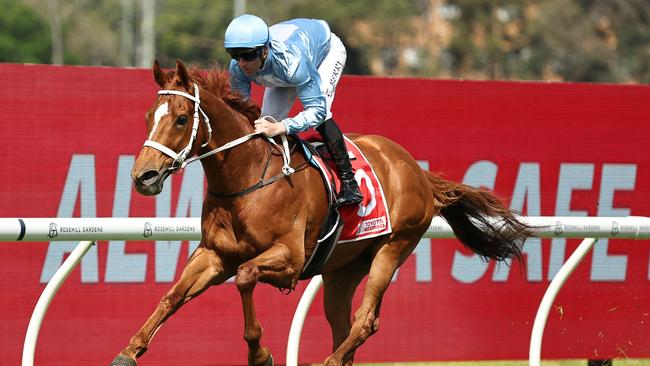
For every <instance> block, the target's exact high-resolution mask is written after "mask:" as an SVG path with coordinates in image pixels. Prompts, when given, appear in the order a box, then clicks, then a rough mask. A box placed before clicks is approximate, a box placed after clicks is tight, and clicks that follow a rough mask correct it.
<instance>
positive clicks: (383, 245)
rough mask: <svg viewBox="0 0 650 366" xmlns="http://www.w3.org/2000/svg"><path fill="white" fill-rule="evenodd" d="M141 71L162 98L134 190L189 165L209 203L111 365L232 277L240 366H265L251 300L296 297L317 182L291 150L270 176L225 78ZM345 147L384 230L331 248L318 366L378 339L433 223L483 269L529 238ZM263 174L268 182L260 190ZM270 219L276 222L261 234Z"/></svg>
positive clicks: (453, 192)
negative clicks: (364, 173) (241, 344)
mask: <svg viewBox="0 0 650 366" xmlns="http://www.w3.org/2000/svg"><path fill="white" fill-rule="evenodd" d="M152 71H153V76H154V80H155V81H156V83H157V84H158V86H160V88H161V89H162V90H161V91H159V92H158V96H157V98H156V100H155V102H154V104H153V106H152V107H151V109H149V110H148V112H147V114H146V120H147V130H148V131H147V133H148V139H147V140H146V142H145V144H144V146H143V148H142V150H141V151H140V153H139V155H138V157H137V159H136V160H135V162H134V165H133V169H132V179H133V184H134V186H135V189H136V190H137V191H138V192H139V193H141V194H143V195H155V194H158V193H160V192H161V190H162V187H163V183H164V181H165V179H166V178H167V177H168V176H169V175H170V174H171V173H173V172H176V171H178V170H180V169H182V167H184V165H185V164H186V163H188V161H189V160H191V159H195V160H196V159H198V158H200V162H201V164H202V165H203V170H204V171H205V177H206V180H207V191H208V193H207V195H206V197H205V199H204V202H203V207H202V214H201V234H202V238H201V241H200V244H199V246H198V247H197V249H196V250H195V251H194V252H193V253H192V255H191V256H190V259H189V260H188V262H187V264H186V266H185V268H184V270H183V271H182V274H181V275H180V278H179V279H178V281H177V282H176V283H175V284H174V285H173V286H172V287H171V289H170V290H169V291H168V292H167V293H166V294H165V295H164V296H163V297H162V299H161V300H160V302H159V304H158V305H157V307H156V309H155V310H154V312H153V314H152V315H151V316H150V317H149V319H147V320H146V322H145V323H144V325H143V326H142V327H141V328H140V329H139V330H138V331H137V332H136V333H135V335H133V337H132V338H131V340H130V342H129V344H128V345H127V346H126V347H125V348H124V349H123V350H122V351H121V352H120V353H119V354H118V355H117V356H116V357H115V359H114V360H113V361H112V363H111V365H113V366H125V365H129V366H132V365H136V360H137V359H138V357H140V356H142V355H143V354H144V353H145V352H146V350H147V347H148V345H149V343H150V341H151V339H152V337H153V336H154V335H155V334H156V332H158V330H159V329H160V327H161V326H162V325H163V323H164V322H165V321H166V320H167V319H168V318H169V317H170V316H171V315H172V314H173V313H174V312H176V311H177V310H178V309H179V308H180V307H181V306H182V305H183V304H185V303H187V302H188V301H190V300H191V299H193V298H195V297H196V296H199V295H200V294H201V293H202V292H203V291H205V290H206V289H207V288H209V287H210V286H213V285H219V284H221V283H223V282H225V281H226V280H227V279H229V278H231V277H232V276H235V284H236V287H237V289H238V291H239V293H240V296H241V302H242V307H243V313H244V339H245V341H246V342H247V344H248V365H250V366H263V365H264V366H271V365H273V356H272V355H271V353H270V351H269V350H268V349H267V348H266V347H263V346H262V344H261V336H262V328H261V326H260V323H259V322H258V320H257V318H256V315H255V305H254V303H253V291H254V289H255V286H256V285H257V284H258V283H259V282H262V283H266V284H270V285H272V286H275V287H277V288H280V289H289V290H291V289H294V288H295V287H296V284H297V283H298V281H299V279H300V276H301V273H302V271H303V267H304V265H305V262H306V260H307V259H308V258H310V255H311V254H312V253H313V252H314V248H315V245H316V241H317V239H318V235H319V231H320V229H321V225H322V223H323V221H324V219H325V218H326V215H327V214H328V204H329V203H328V197H327V193H326V189H325V185H324V183H323V180H322V178H321V176H320V173H319V172H318V171H317V170H316V169H315V168H313V167H311V166H308V165H306V164H304V163H305V161H306V158H305V156H304V154H303V153H301V152H299V151H295V150H294V151H293V152H291V159H292V161H293V162H294V164H295V163H297V164H298V165H301V166H302V168H299V169H298V168H297V169H295V173H293V174H291V175H288V176H285V175H282V173H280V172H281V170H282V167H283V164H284V160H283V157H282V156H281V154H280V153H279V150H278V148H277V147H276V145H275V144H272V143H271V141H270V139H267V138H265V137H263V136H262V135H259V134H258V135H256V134H255V133H254V127H253V121H254V120H255V119H257V118H259V116H260V108H259V107H258V106H256V105H255V104H254V103H253V102H251V101H246V100H243V99H242V96H241V95H239V94H238V93H235V92H233V91H231V90H230V88H229V79H228V75H227V73H226V72H224V71H221V70H219V69H215V70H212V71H209V72H207V73H203V72H200V71H199V70H197V69H190V70H189V71H188V69H187V68H186V67H185V65H184V64H183V63H182V62H181V61H180V60H177V62H176V69H175V70H174V71H168V72H163V71H162V70H161V68H160V66H159V64H158V62H157V61H156V62H154V64H153V67H152ZM348 137H349V138H351V139H352V140H353V141H354V143H355V144H356V145H357V146H358V147H359V148H360V149H361V151H362V152H363V154H364V155H365V156H366V157H367V159H368V160H369V161H370V162H371V164H372V166H373V167H374V170H375V173H376V175H377V176H378V178H379V181H380V182H381V185H382V187H383V189H384V192H385V195H386V199H387V203H388V207H389V215H390V219H391V222H392V228H393V230H392V232H391V233H389V234H386V235H382V236H378V237H374V238H370V239H364V240H362V241H359V242H356V243H354V244H346V245H338V246H336V247H335V249H334V251H333V253H332V254H331V256H330V258H329V260H328V261H327V263H326V264H325V266H324V267H323V269H322V278H323V289H324V290H323V291H324V309H325V315H326V319H327V321H328V323H329V325H330V327H331V332H332V340H333V347H332V353H331V354H330V355H329V356H328V357H327V358H326V359H325V362H324V365H326V366H334V365H345V366H350V365H352V364H353V360H354V354H355V350H356V349H357V348H358V347H359V346H361V345H362V344H363V343H364V342H365V341H366V340H367V339H368V337H370V336H371V335H373V334H374V333H376V332H377V330H378V328H379V315H380V308H381V303H382V298H383V296H384V293H385V291H386V289H387V288H388V286H389V284H390V283H391V279H392V277H393V275H394V273H395V271H396V270H397V269H398V267H399V266H400V265H401V264H402V263H404V261H405V260H406V259H407V258H408V257H409V255H410V254H411V252H412V251H413V250H414V248H415V247H416V245H417V243H418V241H419V240H420V239H421V237H422V236H423V235H424V233H425V232H426V231H427V229H428V227H429V225H430V223H431V220H432V218H433V217H434V216H435V215H441V216H442V217H443V218H445V219H446V220H447V222H448V223H449V224H450V226H451V227H452V228H453V231H454V233H455V235H456V236H457V238H458V240H459V241H460V242H461V243H463V244H464V245H465V246H466V247H468V248H469V249H470V250H472V251H473V252H475V253H477V254H478V255H480V256H481V257H482V258H484V259H486V260H487V259H494V260H498V261H507V260H508V259H510V258H513V259H517V260H519V261H521V260H522V254H521V248H522V246H523V242H524V241H525V239H526V238H527V237H528V236H530V235H531V234H532V228H531V227H529V226H527V225H526V224H525V223H523V222H521V221H519V220H518V218H517V216H516V214H515V213H514V212H512V211H511V210H510V209H509V208H508V207H506V206H505V205H504V204H503V203H502V202H501V200H500V199H499V198H498V197H497V196H496V195H495V194H494V193H492V192H490V191H488V190H487V189H483V188H474V187H471V186H468V185H464V184H462V183H455V182H452V181H449V180H446V179H443V178H441V177H440V176H438V175H434V174H432V173H430V172H428V171H425V170H423V169H422V168H420V167H419V165H418V164H417V163H416V161H415V160H414V159H413V157H412V156H411V155H410V154H409V153H408V152H407V151H406V150H405V149H404V148H402V147H401V146H399V145H398V144H397V143H395V142H393V141H391V140H389V139H388V138H385V137H382V136H376V135H348ZM188 157H191V158H190V159H188ZM273 174H277V175H276V176H275V178H276V179H265V178H266V177H267V176H270V175H273ZM260 177H261V178H260ZM262 181H265V182H266V184H260V183H261V182H262ZM269 215H274V216H275V217H276V218H277V220H276V222H274V223H273V224H272V225H271V224H269ZM494 218H497V220H494ZM366 276H367V277H368V279H367V283H366V286H365V288H364V292H363V298H362V301H361V304H360V306H359V308H358V309H357V310H356V312H355V314H354V318H352V316H351V315H352V297H353V295H354V293H355V291H356V289H357V287H358V285H359V283H360V282H361V281H362V279H364V278H365V277H366ZM352 319H353V320H352Z"/></svg>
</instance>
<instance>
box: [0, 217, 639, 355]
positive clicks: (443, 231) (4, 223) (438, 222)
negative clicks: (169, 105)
mask: <svg viewBox="0 0 650 366" xmlns="http://www.w3.org/2000/svg"><path fill="white" fill-rule="evenodd" d="M521 219H522V220H523V221H525V222H527V223H528V224H530V225H532V226H535V227H538V229H537V230H536V234H535V235H536V236H537V237H540V238H551V237H564V238H588V239H585V240H584V241H583V242H582V244H580V246H579V247H578V249H577V250H576V251H575V252H574V253H573V254H572V255H571V257H570V258H569V259H568V260H567V262H566V263H565V264H564V265H563V266H562V268H561V269H560V271H559V272H558V274H557V275H556V276H555V277H554V279H553V281H552V282H551V284H550V285H549V288H548V289H547V291H546V294H545V295H544V298H543V299H542V302H541V304H540V307H539V309H538V312H537V316H536V317H535V323H534V324H533V331H532V334H531V344H530V353H529V356H530V358H529V362H530V365H531V366H539V365H540V357H541V344H542V337H543V333H544V327H545V326H546V320H547V319H548V314H549V312H550V310H551V307H552V305H553V301H554V300H555V298H556V296H557V294H558V292H559V291H560V289H561V287H562V285H563V284H564V282H565V281H566V279H567V278H568V276H569V275H571V273H572V272H573V270H574V269H575V268H576V266H577V265H578V264H579V263H580V262H581V261H582V259H583V258H584V257H585V256H586V254H587V253H588V252H589V250H590V249H591V248H592V247H593V245H594V243H595V241H596V239H597V238H621V239H649V238H650V218H648V217H640V216H628V217H553V216H530V217H521ZM424 237H426V238H453V237H454V234H453V231H452V230H451V227H449V225H448V224H447V222H446V221H445V220H444V219H442V218H440V217H435V218H434V219H433V220H432V221H431V225H430V226H429V229H428V230H427V232H426V233H425V235H424ZM200 238H201V222H200V219H199V218H147V217H139V218H132V217H126V218H0V242H20V241H24V242H49V241H76V240H79V241H81V242H80V243H79V245H78V246H77V248H75V249H74V251H73V252H72V253H71V254H70V256H69V257H68V258H67V259H66V261H65V262H64V263H63V265H62V266H61V267H60V268H59V269H58V270H57V272H56V273H55V275H54V276H53V277H52V279H51V280H50V282H49V283H48V284H47V286H46V288H45V290H44V291H43V293H42V294H41V296H40V298H39V300H38V302H37V304H36V307H35V308H34V313H33V314H32V317H31V319H30V322H29V325H28V328H27V334H26V336H25V344H24V347H23V359H22V366H33V364H34V352H35V349H36V341H37V339H38V332H39V330H40V326H41V324H42V321H43V318H44V317H45V313H46V311H47V308H48V306H49V304H50V302H51V301H52V299H53V298H54V296H55V295H56V292H57V291H58V289H59V288H60V287H61V285H62V284H63V282H64V281H65V279H66V278H67V277H68V275H69V274H70V272H72V270H74V268H75V267H76V266H77V264H78V263H79V261H80V260H81V258H82V257H83V255H84V254H85V253H86V252H87V251H88V249H89V248H90V247H91V246H92V245H93V244H94V242H95V241H97V240H198V239H200ZM321 286H322V278H321V276H315V277H314V278H313V279H312V281H311V282H310V283H309V285H308V286H307V288H306V290H305V292H304V293H303V295H302V298H301V299H300V302H299V304H298V307H297V310H296V313H295V314H294V318H293V321H292V323H291V329H290V331H289V339H288V344H287V362H286V364H287V366H297V365H298V351H299V344H300V335H301V333H302V327H303V324H304V321H305V318H306V316H307V312H308V311H309V307H310V306H311V303H312V302H313V300H314V297H315V296H316V294H317V292H318V290H319V289H320V287H321Z"/></svg>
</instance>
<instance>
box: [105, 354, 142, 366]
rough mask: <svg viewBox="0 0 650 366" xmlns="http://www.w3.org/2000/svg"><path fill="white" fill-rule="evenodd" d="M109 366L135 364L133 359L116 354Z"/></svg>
mask: <svg viewBox="0 0 650 366" xmlns="http://www.w3.org/2000/svg"><path fill="white" fill-rule="evenodd" d="M110 366H137V364H136V363H135V360H133V359H131V358H128V357H126V356H122V355H117V357H115V359H114V360H113V362H111V365H110Z"/></svg>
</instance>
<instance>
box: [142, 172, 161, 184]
mask: <svg viewBox="0 0 650 366" xmlns="http://www.w3.org/2000/svg"><path fill="white" fill-rule="evenodd" d="M159 176H160V173H158V172H157V171H155V170H147V171H146V172H144V173H142V175H140V177H139V178H138V180H139V181H140V183H142V184H144V185H148V186H150V185H152V184H154V183H156V181H157V180H158V177H159Z"/></svg>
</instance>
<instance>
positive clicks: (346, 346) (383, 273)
mask: <svg viewBox="0 0 650 366" xmlns="http://www.w3.org/2000/svg"><path fill="white" fill-rule="evenodd" d="M417 243H418V239H409V240H406V239H404V240H393V241H390V242H388V243H387V244H385V245H383V246H382V247H381V249H379V251H378V252H377V254H376V255H375V257H374V258H373V260H372V264H371V266H370V273H369V275H368V282H367V283H366V287H365V290H364V294H363V300H362V301H361V306H360V307H359V309H358V310H357V311H356V313H355V314H354V323H353V324H352V329H351V331H350V334H349V335H348V337H347V338H346V339H345V340H344V341H343V343H341V345H340V346H339V348H338V349H336V351H334V353H333V354H331V355H330V356H329V357H328V358H327V359H326V360H325V363H324V366H340V365H343V362H344V361H345V360H347V359H349V358H350V357H351V356H352V355H353V354H354V352H355V350H356V349H357V348H358V347H359V346H360V345H362V344H363V343H364V342H365V341H366V339H368V337H370V336H371V335H373V334H374V333H375V332H377V330H378V329H379V309H380V306H381V300H382V298H383V296H384V292H385V291H386V289H387V288H388V285H390V281H391V279H392V277H393V275H394V274H395V270H396V269H397V267H399V265H400V264H402V262H403V261H404V260H405V259H406V258H407V257H408V254H410V253H411V251H412V250H413V248H415V246H416V245H417Z"/></svg>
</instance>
